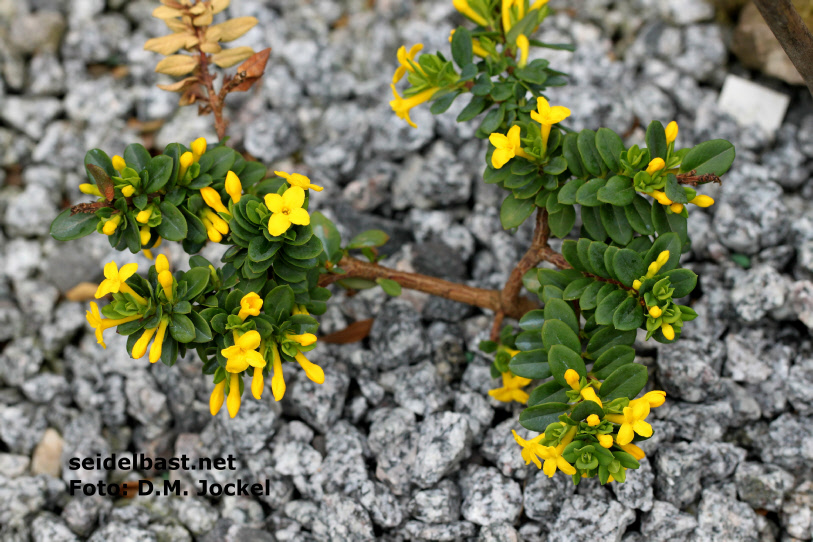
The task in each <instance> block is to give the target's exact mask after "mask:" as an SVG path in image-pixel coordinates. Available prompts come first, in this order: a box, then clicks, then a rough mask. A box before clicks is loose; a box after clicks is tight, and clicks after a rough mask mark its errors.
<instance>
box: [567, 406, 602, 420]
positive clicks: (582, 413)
mask: <svg viewBox="0 0 813 542" xmlns="http://www.w3.org/2000/svg"><path fill="white" fill-rule="evenodd" d="M591 414H595V415H596V416H598V417H599V418H603V417H604V409H603V408H601V407H600V406H598V403H596V402H595V401H582V402H581V403H579V404H578V405H576V407H575V408H574V409H573V412H571V413H570V418H571V419H573V420H575V421H577V422H580V421H583V420H586V419H587V417H588V416H590V415H591Z"/></svg>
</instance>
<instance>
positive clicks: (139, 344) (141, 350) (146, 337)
mask: <svg viewBox="0 0 813 542" xmlns="http://www.w3.org/2000/svg"><path fill="white" fill-rule="evenodd" d="M157 329H158V328H155V327H153V328H149V329H145V330H144V333H142V334H141V337H139V339H138V340H137V341H136V343H135V345H133V359H141V358H143V357H144V354H146V353H147V346H148V345H149V344H150V339H152V336H153V335H154V334H155V331H156V330H157Z"/></svg>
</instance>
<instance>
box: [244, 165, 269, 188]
mask: <svg viewBox="0 0 813 542" xmlns="http://www.w3.org/2000/svg"><path fill="white" fill-rule="evenodd" d="M267 173H268V170H267V169H266V167H265V166H264V165H263V164H261V163H260V162H246V165H245V166H243V171H241V172H240V184H242V185H243V190H245V189H246V188H248V187H250V186H254V185H255V184H257V183H258V182H260V181H262V180H263V179H265V175H266V174H267Z"/></svg>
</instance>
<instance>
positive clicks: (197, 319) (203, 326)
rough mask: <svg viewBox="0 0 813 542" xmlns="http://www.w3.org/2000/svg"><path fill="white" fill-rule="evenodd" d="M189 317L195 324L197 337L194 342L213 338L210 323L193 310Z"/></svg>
mask: <svg viewBox="0 0 813 542" xmlns="http://www.w3.org/2000/svg"><path fill="white" fill-rule="evenodd" d="M188 316H189V319H190V320H191V321H192V325H194V326H195V339H194V342H196V343H207V342H209V341H211V340H212V330H211V329H210V328H209V324H208V323H207V322H206V320H205V319H204V318H203V316H201V315H200V314H198V313H197V312H195V311H192V312H190V313H189V314H188Z"/></svg>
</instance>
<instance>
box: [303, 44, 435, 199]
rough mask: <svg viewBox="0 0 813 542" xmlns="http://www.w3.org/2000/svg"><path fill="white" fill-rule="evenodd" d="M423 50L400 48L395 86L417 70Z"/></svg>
mask: <svg viewBox="0 0 813 542" xmlns="http://www.w3.org/2000/svg"><path fill="white" fill-rule="evenodd" d="M421 49H423V44H422V43H416V44H415V45H413V46H412V48H411V49H410V50H409V52H407V50H406V47H405V46H403V45H402V46H401V47H399V48H398V53H397V57H398V64H399V66H398V67H397V68H396V69H395V73H394V74H393V76H392V83H393V84H395V83H397V82H398V81H400V80H401V79H403V77H404V75H405V74H406V72H414V71H415V68H414V67H413V66H412V63H414V64H415V66H418V63H417V62H415V55H417V54H418V52H420V51H421ZM418 69H420V66H418ZM421 72H423V70H421ZM303 188H304V187H303Z"/></svg>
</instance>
